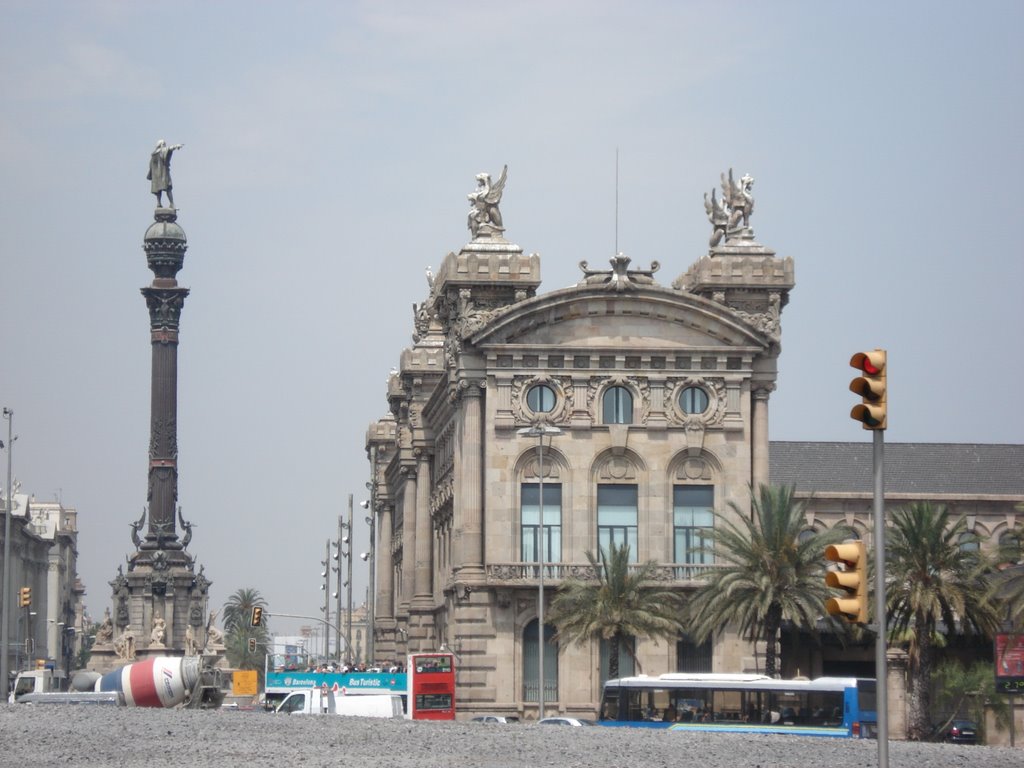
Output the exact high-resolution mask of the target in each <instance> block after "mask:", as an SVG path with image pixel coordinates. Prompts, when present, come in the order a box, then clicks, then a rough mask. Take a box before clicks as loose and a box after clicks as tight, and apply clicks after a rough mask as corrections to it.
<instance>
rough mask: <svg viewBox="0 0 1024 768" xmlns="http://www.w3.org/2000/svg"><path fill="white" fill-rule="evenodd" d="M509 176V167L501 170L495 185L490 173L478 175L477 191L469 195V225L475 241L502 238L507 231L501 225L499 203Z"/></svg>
mask: <svg viewBox="0 0 1024 768" xmlns="http://www.w3.org/2000/svg"><path fill="white" fill-rule="evenodd" d="M507 176H508V166H507V165H506V166H505V167H504V168H502V169H501V175H500V176H499V177H498V180H497V181H495V182H493V183H492V182H491V174H489V173H478V174H477V175H476V189H475V190H473V191H472V192H470V193H469V194H468V195H467V197H468V198H469V202H470V209H469V217H468V221H467V224H468V226H469V232H470V234H471V235H473V239H474V240H476V239H477V238H478V237H491V236H494V235H499V236H500V235H501V233H502V232H504V231H505V228H504V227H503V226H502V224H501V211H499V210H498V203H500V202H501V193H502V191H503V190H504V189H505V178H506V177H507Z"/></svg>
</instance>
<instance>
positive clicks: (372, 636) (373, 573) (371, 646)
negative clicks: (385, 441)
mask: <svg viewBox="0 0 1024 768" xmlns="http://www.w3.org/2000/svg"><path fill="white" fill-rule="evenodd" d="M370 495H371V497H372V496H373V494H372V493H371V494H370ZM375 518H376V514H375V510H373V509H371V510H370V600H369V604H368V605H367V606H366V616H367V620H366V648H367V657H368V658H367V660H366V663H367V664H368V665H369V666H373V662H374V660H375V659H376V658H377V648H376V645H377V642H376V641H377V631H376V627H374V621H376V618H377V616H376V611H375V610H374V608H375V606H376V602H377V521H376V519H375Z"/></svg>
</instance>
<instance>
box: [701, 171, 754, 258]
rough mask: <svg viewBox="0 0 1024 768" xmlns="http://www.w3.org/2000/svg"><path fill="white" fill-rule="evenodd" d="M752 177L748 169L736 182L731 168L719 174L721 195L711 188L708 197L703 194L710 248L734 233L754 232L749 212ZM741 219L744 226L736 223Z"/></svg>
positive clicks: (751, 207) (752, 202)
mask: <svg viewBox="0 0 1024 768" xmlns="http://www.w3.org/2000/svg"><path fill="white" fill-rule="evenodd" d="M753 187H754V177H753V176H751V175H750V174H749V173H748V174H744V175H743V176H742V177H741V178H740V180H739V182H736V180H735V179H734V178H733V175H732V168H730V169H729V175H728V177H726V175H725V174H724V173H723V174H722V197H721V199H719V198H717V197H716V196H715V190H714V189H712V190H711V198H710V199H708V196H707V193H705V194H704V210H705V211H707V213H708V221H710V222H711V239H710V241H709V244H710V245H711V247H712V248H714V247H715V246H716V245H718V244H719V243H721V242H722V241H723V239H724V240H725V241H726V242H728V241H729V240H730V239H732V238H733V237H735V236H737V235H739V234H741V233H743V234H746V235H748V236H750V237H752V236H753V232H752V231H751V230H750V214H751V213H753V212H754V194H753ZM740 221H742V222H743V226H742V227H741V226H738V225H739V223H740Z"/></svg>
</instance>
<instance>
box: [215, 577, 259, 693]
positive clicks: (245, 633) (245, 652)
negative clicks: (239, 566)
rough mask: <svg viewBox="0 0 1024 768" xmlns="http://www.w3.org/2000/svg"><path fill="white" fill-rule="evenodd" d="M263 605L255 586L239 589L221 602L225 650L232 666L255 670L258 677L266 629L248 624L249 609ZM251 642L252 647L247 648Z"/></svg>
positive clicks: (250, 610)
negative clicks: (225, 600) (222, 604)
mask: <svg viewBox="0 0 1024 768" xmlns="http://www.w3.org/2000/svg"><path fill="white" fill-rule="evenodd" d="M257 607H259V608H264V609H265V608H266V607H267V601H266V600H264V599H263V596H262V595H261V594H260V593H259V590H257V589H239V590H238V591H236V592H235V593H234V594H233V595H231V596H230V597H229V598H228V601H227V602H226V603H225V604H224V611H223V613H224V634H225V641H224V645H225V650H226V652H227V657H228V661H230V662H231V664H232V665H233V666H234V667H235V668H236V669H256V670H259V671H260V675H261V677H262V673H263V661H264V657H265V654H266V652H267V639H268V635H267V628H266V626H264V625H262V624H261V625H260V626H258V627H254V626H252V609H253V608H257ZM253 640H254V641H255V649H253V650H250V649H251V648H252V646H253V643H252V642H250V641H253Z"/></svg>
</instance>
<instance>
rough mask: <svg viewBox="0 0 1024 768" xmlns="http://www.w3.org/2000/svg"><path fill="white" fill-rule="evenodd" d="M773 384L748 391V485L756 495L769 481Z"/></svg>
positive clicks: (755, 385) (753, 385)
mask: <svg viewBox="0 0 1024 768" xmlns="http://www.w3.org/2000/svg"><path fill="white" fill-rule="evenodd" d="M773 389H775V385H774V384H758V383H756V382H754V383H752V384H751V389H750V483H751V486H752V487H753V489H754V492H755V493H757V489H758V488H759V487H760V486H761V485H762V484H767V483H768V480H769V472H768V397H769V396H770V395H771V393H772V390H773Z"/></svg>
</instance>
